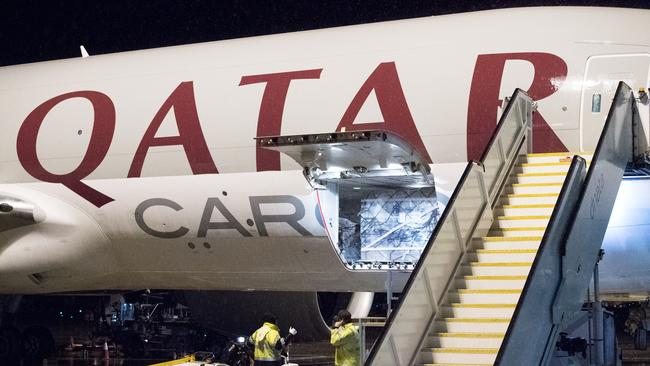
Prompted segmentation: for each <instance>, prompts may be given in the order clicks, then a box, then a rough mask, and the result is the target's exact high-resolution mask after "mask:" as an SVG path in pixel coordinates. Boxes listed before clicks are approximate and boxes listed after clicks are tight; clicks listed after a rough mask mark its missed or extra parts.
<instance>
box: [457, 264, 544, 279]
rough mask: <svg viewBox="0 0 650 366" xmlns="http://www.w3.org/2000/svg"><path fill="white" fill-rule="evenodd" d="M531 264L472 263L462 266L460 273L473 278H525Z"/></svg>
mask: <svg viewBox="0 0 650 366" xmlns="http://www.w3.org/2000/svg"><path fill="white" fill-rule="evenodd" d="M532 265H533V263H532V262H494V263H481V262H472V263H469V264H467V265H463V267H462V271H463V272H462V273H463V274H465V275H473V276H527V275H528V274H529V273H530V267H531V266H532Z"/></svg>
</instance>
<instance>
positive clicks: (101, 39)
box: [0, 0, 650, 66]
mask: <svg viewBox="0 0 650 366" xmlns="http://www.w3.org/2000/svg"><path fill="white" fill-rule="evenodd" d="M524 5H528V6H539V5H601V6H605V5H609V6H622V7H636V8H650V0H645V1H642V0H634V1H633V0H627V1H615V0H609V1H595V0H583V1H566V0H565V1H561V0H554V1H549V0H538V1H514V0H509V1H500V0H489V1H481V0H474V1H465V0H457V1H453V0H451V1H434V0H430V1H405V0H402V1H400V0H382V1H361V0H321V1H317V0H292V1H289V0H215V1H206V0H196V1H180V0H177V1H171V0H164V1H163V0H146V1H145V0H141V1H136V0H131V1H123V0H104V1H100V0H69V1H53V0H50V1H47V0H22V1H20V0H16V1H14V0H3V1H2V3H1V4H0V45H1V52H0V66H5V65H14V64H21V63H28V62H36V61H45V60H54V59H61V58H70V57H78V56H79V55H80V53H79V45H80V44H83V45H85V46H86V48H87V50H88V51H89V52H90V54H91V55H93V54H95V55H96V54H103V53H112V52H121V51H130V50H137V49H144V48H153V47H163V46H172V45H179V44H186V43H196V42H205V41H215V40H221V39H229V38H238V37H248V36H255V35H261V34H273V33H283V32H294V31H300V30H306V29H317V28H326V27H335V26H342V25H350V24H359V23H369V22H378V21H386V20H396V19H405V18H414V17H422V16H428V15H438V14H449V13H458V12H466V11H476V10H486V9H493V8H503V7H513V6H524ZM630 31H631V32H635V31H645V32H648V31H650V25H648V24H646V25H641V24H630Z"/></svg>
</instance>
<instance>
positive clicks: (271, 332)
mask: <svg viewBox="0 0 650 366" xmlns="http://www.w3.org/2000/svg"><path fill="white" fill-rule="evenodd" d="M263 320H264V324H262V326H261V327H260V328H259V329H258V330H256V331H255V332H254V333H253V334H252V335H251V336H250V338H249V343H250V344H252V345H254V346H255V351H254V352H253V358H254V359H255V366H280V365H281V364H282V360H281V356H280V354H281V352H282V349H283V348H284V347H285V345H287V344H289V342H290V341H291V338H292V337H293V336H294V335H296V333H298V332H297V331H296V330H295V329H294V328H293V327H289V334H288V335H287V336H286V337H285V338H282V337H280V328H279V327H278V326H277V325H276V318H275V315H273V314H271V313H266V314H264V318H263Z"/></svg>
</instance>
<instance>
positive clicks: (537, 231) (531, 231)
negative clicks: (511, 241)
mask: <svg viewBox="0 0 650 366" xmlns="http://www.w3.org/2000/svg"><path fill="white" fill-rule="evenodd" d="M545 231H546V227H544V226H538V227H511V228H498V229H492V230H490V232H489V233H488V235H489V236H495V237H496V236H506V237H509V236H538V237H543V236H544V232H545Z"/></svg>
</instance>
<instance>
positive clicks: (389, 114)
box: [336, 62, 431, 162]
mask: <svg viewBox="0 0 650 366" xmlns="http://www.w3.org/2000/svg"><path fill="white" fill-rule="evenodd" d="M373 90H374V91H375V95H376V96H377V103H378V104H379V109H380V110H381V115H382V117H383V118H384V120H383V121H379V122H363V123H354V122H355V119H356V118H357V115H358V114H359V111H360V110H361V107H363V104H364V103H365V102H366V100H367V99H368V96H370V93H371V92H372V91H373ZM343 127H345V129H346V130H347V131H359V130H370V129H382V130H385V131H390V132H393V133H395V134H397V135H398V136H400V137H402V138H403V139H405V140H406V141H408V142H409V143H410V144H411V145H413V147H414V148H415V149H416V150H417V151H418V152H419V153H420V155H422V157H423V158H424V159H425V160H426V161H428V162H431V158H430V157H429V154H428V153H427V150H426V148H425V147H424V143H422V138H420V134H419V133H418V130H417V128H416V127H415V122H414V121H413V117H412V116H411V111H410V110H409V107H408V104H407V103H406V97H405V96H404V91H403V90H402V85H401V83H400V80H399V76H398V74H397V68H396V66H395V62H385V63H381V64H379V66H377V68H376V69H375V70H374V71H373V72H372V74H370V76H369V77H368V79H367V80H366V81H365V82H364V83H363V85H362V86H361V88H360V89H359V91H358V92H357V94H356V95H355V96H354V98H353V99H352V102H351V103H350V105H349V106H348V109H347V110H346V111H345V113H344V114H343V117H342V118H341V122H339V125H338V127H337V128H336V129H337V130H341V129H342V128H343Z"/></svg>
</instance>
